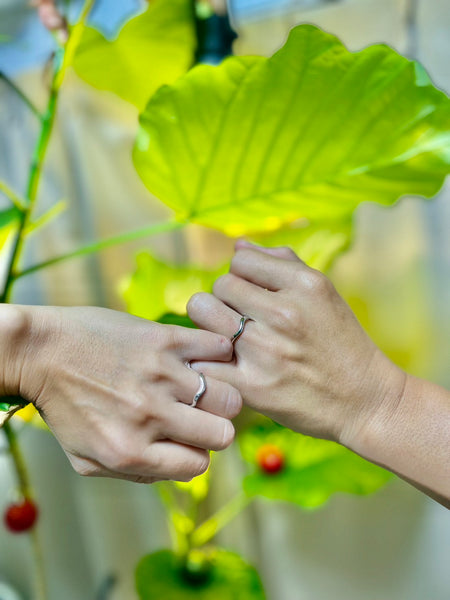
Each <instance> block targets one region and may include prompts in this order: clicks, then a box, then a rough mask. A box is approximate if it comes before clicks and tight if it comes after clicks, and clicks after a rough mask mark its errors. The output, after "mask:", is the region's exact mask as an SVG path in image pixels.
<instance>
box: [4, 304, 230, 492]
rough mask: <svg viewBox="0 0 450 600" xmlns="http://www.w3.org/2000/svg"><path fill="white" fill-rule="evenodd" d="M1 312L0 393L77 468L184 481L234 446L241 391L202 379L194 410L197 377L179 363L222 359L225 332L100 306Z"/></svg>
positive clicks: (86, 471) (98, 473) (87, 472)
mask: <svg viewBox="0 0 450 600" xmlns="http://www.w3.org/2000/svg"><path fill="white" fill-rule="evenodd" d="M0 309H1V311H0V327H2V323H3V324H5V322H6V323H8V324H9V325H8V327H7V329H9V334H8V335H9V342H10V343H9V344H8V348H9V349H10V351H9V352H5V349H4V348H3V352H2V349H1V348H0V368H3V371H4V376H3V389H2V386H1V385H0V393H3V394H4V395H6V394H7V395H20V396H22V397H23V398H25V399H27V400H29V401H31V402H33V404H34V405H35V406H36V407H37V408H38V410H39V411H40V413H41V415H42V417H43V418H44V420H45V421H46V423H47V424H48V426H49V427H50V429H51V430H52V431H53V433H54V434H55V436H56V438H57V439H58V441H59V442H60V444H61V446H62V447H63V449H64V451H65V453H66V454H67V456H68V458H69V460H70V462H71V463H72V465H73V467H74V468H75V470H76V471H77V472H78V473H80V474H82V475H96V476H109V477H118V478H122V479H129V480H132V481H140V482H148V483H150V482H153V481H156V480H160V479H178V480H189V479H191V478H192V477H194V476H196V475H198V474H200V473H202V472H204V471H205V470H206V469H207V467H208V464H209V453H208V452H207V449H213V450H221V449H223V448H225V447H227V446H228V445H229V444H230V443H231V442H232V440H233V437H234V429H233V425H232V424H231V422H230V420H229V419H231V418H233V417H235V416H236V415H237V414H238V413H239V411H240V408H241V397H240V394H239V392H237V390H236V389H234V388H233V387H231V386H230V385H228V384H226V383H222V382H219V381H215V380H213V379H212V378H210V377H206V382H207V390H206V393H205V394H204V395H203V397H202V398H201V400H200V401H199V403H198V406H197V408H192V407H190V406H189V404H190V403H191V402H192V399H193V397H194V395H195V393H196V391H197V389H198V387H199V376H198V374H197V373H196V372H195V371H193V370H190V369H188V368H187V366H186V365H185V361H188V360H189V361H190V360H214V361H226V360H229V359H230V358H231V355H232V346H231V343H230V341H229V340H228V339H226V338H224V337H223V336H220V335H216V334H213V333H210V332H206V331H197V330H193V329H184V328H182V327H176V326H169V325H161V324H158V323H152V322H148V321H145V320H143V319H138V318H136V317H132V316H130V315H127V314H124V313H119V312H115V311H111V310H106V309H100V308H52V307H25V306H20V307H19V306H7V305H3V306H1V307H0ZM14 323H16V325H14ZM11 342H12V343H11ZM8 373H9V375H8ZM1 381H2V380H1V379H0V383H1Z"/></svg>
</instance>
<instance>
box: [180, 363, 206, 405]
mask: <svg viewBox="0 0 450 600" xmlns="http://www.w3.org/2000/svg"><path fill="white" fill-rule="evenodd" d="M185 365H186V366H187V368H188V369H191V370H192V371H194V369H193V368H192V367H191V363H190V361H189V360H187V361H186V362H185ZM197 375H198V376H199V379H200V384H199V386H198V390H197V391H196V393H195V396H194V398H193V399H192V402H191V404H189V406H191V407H192V408H195V407H196V406H197V404H198V402H199V400H200V399H201V397H202V396H203V395H204V393H205V392H206V379H205V376H204V375H203V373H197Z"/></svg>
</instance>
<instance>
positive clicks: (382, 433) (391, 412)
mask: <svg viewBox="0 0 450 600" xmlns="http://www.w3.org/2000/svg"><path fill="white" fill-rule="evenodd" d="M408 377H409V376H408V375H407V374H406V373H405V372H404V371H402V370H401V369H400V368H399V367H397V366H396V365H395V364H393V363H392V362H391V361H390V360H389V359H388V358H387V357H386V356H385V355H384V354H383V353H382V352H381V351H380V350H378V349H377V351H376V353H375V355H374V360H373V365H372V368H371V369H370V370H369V371H368V372H367V374H366V377H365V382H366V385H365V389H364V393H363V395H362V397H361V401H360V403H359V408H358V410H357V411H355V413H354V415H353V418H352V419H348V420H347V423H346V425H345V426H344V427H343V428H342V431H341V434H340V436H339V440H338V441H339V443H341V444H342V445H344V446H346V447H347V448H349V449H350V450H353V451H354V452H356V453H357V454H360V455H361V456H363V457H364V458H367V459H368V460H370V461H372V462H377V463H378V464H382V463H384V460H383V457H384V455H387V454H389V453H390V444H391V442H392V437H393V431H394V430H395V428H396V426H397V425H396V424H397V423H398V421H399V419H401V414H402V411H403V410H404V406H403V405H404V402H405V399H404V398H405V388H406V385H407V380H408Z"/></svg>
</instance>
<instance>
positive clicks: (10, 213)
mask: <svg viewBox="0 0 450 600" xmlns="http://www.w3.org/2000/svg"><path fill="white" fill-rule="evenodd" d="M19 215H20V213H19V211H18V210H17V208H14V207H12V208H7V209H5V210H2V211H0V250H1V249H2V248H3V246H4V245H5V244H6V242H7V241H8V239H9V237H10V236H11V234H12V233H13V232H14V230H15V226H16V223H17V221H18V219H19Z"/></svg>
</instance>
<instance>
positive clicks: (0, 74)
mask: <svg viewBox="0 0 450 600" xmlns="http://www.w3.org/2000/svg"><path fill="white" fill-rule="evenodd" d="M0 79H2V80H3V81H4V82H5V83H6V84H7V85H8V86H9V87H10V88H11V89H12V90H13V92H14V93H15V94H16V95H17V96H19V98H20V99H21V100H22V102H23V103H24V104H26V105H27V106H28V108H29V109H30V110H31V112H32V113H33V114H34V115H35V116H36V117H37V118H38V119H39V120H41V119H42V115H41V113H40V111H39V110H38V109H37V108H36V107H35V106H34V104H33V103H32V102H31V100H30V99H29V98H28V96H26V95H25V94H24V93H23V92H22V90H21V89H20V88H18V87H17V85H16V84H15V83H14V81H12V80H11V79H10V78H9V77H7V76H6V75H5V74H4V73H3V72H2V71H0Z"/></svg>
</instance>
